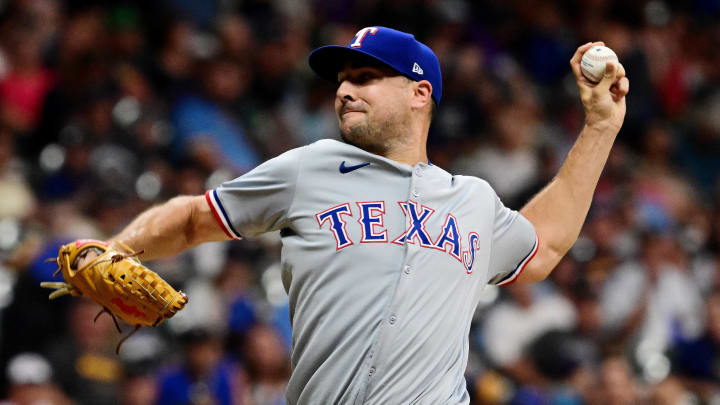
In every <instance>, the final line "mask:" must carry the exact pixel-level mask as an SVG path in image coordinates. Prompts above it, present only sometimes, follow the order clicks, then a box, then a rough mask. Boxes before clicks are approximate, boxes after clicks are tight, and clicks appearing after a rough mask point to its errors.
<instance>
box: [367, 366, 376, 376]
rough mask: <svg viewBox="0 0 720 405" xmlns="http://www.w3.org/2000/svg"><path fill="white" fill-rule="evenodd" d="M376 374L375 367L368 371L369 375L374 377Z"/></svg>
mask: <svg viewBox="0 0 720 405" xmlns="http://www.w3.org/2000/svg"><path fill="white" fill-rule="evenodd" d="M374 374H375V367H370V371H368V375H369V376H370V377H372V376H373V375H374Z"/></svg>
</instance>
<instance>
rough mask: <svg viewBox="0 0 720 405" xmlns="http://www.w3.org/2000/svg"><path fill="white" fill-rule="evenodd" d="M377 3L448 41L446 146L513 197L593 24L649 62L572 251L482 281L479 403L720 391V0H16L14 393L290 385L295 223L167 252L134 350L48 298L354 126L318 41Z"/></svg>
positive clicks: (451, 159) (559, 155)
mask: <svg viewBox="0 0 720 405" xmlns="http://www.w3.org/2000/svg"><path fill="white" fill-rule="evenodd" d="M111 3H112V4H111ZM369 25H385V26H390V27H393V28H397V29H401V30H406V31H409V32H412V33H414V34H415V35H416V36H417V37H418V38H419V39H420V40H422V41H424V42H426V43H427V44H429V45H430V46H431V47H432V48H433V49H434V51H435V52H436V53H437V55H438V57H439V58H440V61H441V64H442V70H443V75H444V95H443V96H444V97H443V102H442V105H441V108H440V110H439V114H438V116H437V118H436V120H435V122H434V123H433V127H432V129H431V135H430V140H429V142H430V159H431V160H432V161H433V162H434V163H435V164H437V165H439V166H441V167H443V168H445V169H446V170H449V171H451V172H454V173H458V174H469V175H476V176H479V177H482V178H484V179H487V180H488V181H489V182H490V183H491V184H492V185H493V186H494V187H495V189H496V190H497V192H498V194H499V195H500V196H501V197H502V198H503V200H504V201H505V203H506V204H507V205H509V206H510V207H513V208H516V209H517V208H520V207H521V206H522V205H523V203H524V202H525V201H527V200H528V199H529V197H530V196H532V195H533V193H535V192H537V191H538V190H539V189H540V187H542V185H543V184H545V183H546V182H547V181H548V180H549V179H550V178H551V177H552V176H553V174H554V173H555V172H556V170H557V169H558V167H559V165H560V164H561V163H562V160H563V158H564V156H565V154H566V153H567V151H568V149H569V147H570V146H571V145H572V143H573V141H574V140H575V138H576V135H577V133H578V132H579V131H580V129H581V128H582V125H583V112H582V108H581V104H580V101H579V98H578V95H577V91H576V86H575V83H574V80H573V78H572V76H571V72H570V69H569V66H568V61H569V59H570V57H571V56H572V54H573V52H574V50H575V48H576V47H577V46H579V45H580V44H583V43H586V42H588V41H593V40H603V41H605V43H606V44H607V45H608V46H609V47H611V48H612V49H614V50H615V52H616V53H617V54H618V56H619V58H620V60H621V61H622V63H623V64H624V66H625V69H626V71H627V74H628V76H629V78H630V82H631V85H630V94H629V95H628V98H627V105H628V112H627V117H626V119H625V125H624V126H623V129H622V131H621V132H620V135H619V137H618V140H617V143H616V145H615V147H614V149H613V152H612V155H611V156H610V160H609V162H608V164H607V167H606V169H605V172H604V175H603V177H602V178H601V180H600V184H599V186H598V189H597V193H596V197H595V200H594V203H593V206H592V208H591V211H590V215H589V218H588V220H587V223H586V225H585V227H584V230H583V232H582V235H581V237H580V239H579V240H578V242H577V244H576V245H575V247H574V248H573V249H572V251H571V253H570V254H569V255H568V256H567V257H566V258H565V259H564V260H563V261H562V262H561V263H560V265H559V266H558V267H557V269H556V270H555V271H554V272H553V274H552V276H551V277H550V279H548V280H546V281H544V282H542V283H539V284H537V285H533V286H528V285H513V286H510V287H508V288H503V289H497V288H488V289H486V290H485V292H484V296H483V300H482V302H481V304H480V306H479V308H478V310H477V313H476V318H475V322H474V324H473V328H472V331H471V340H470V348H471V352H470V361H469V365H468V369H467V383H468V389H469V390H470V392H471V395H472V398H473V404H517V405H536V404H537V405H545V404H548V405H581V404H588V405H592V404H614V405H625V404H627V405H630V404H660V405H686V404H687V405H690V404H698V405H701V404H711V405H718V404H720V276H719V275H718V274H719V273H720V206H719V205H718V202H720V201H719V200H720V180H719V179H718V176H719V175H720V57H719V56H718V55H720V53H719V52H718V49H720V1H718V0H688V1H683V2H680V1H678V2H665V1H658V0H653V1H646V0H624V1H603V0H582V1H578V0H566V1H557V2H550V1H538V0H522V1H519V0H505V1H503V0H486V1H481V0H477V1H469V0H384V1H378V0H362V1H360V0H336V1H312V0H205V1H193V0H156V1H135V2H133V1H127V2H101V3H94V2H89V1H82V0H73V1H60V0H14V1H13V0H3V1H0V325H1V328H0V401H2V400H6V401H7V402H1V403H3V404H7V403H9V404H23V405H25V404H44V405H47V404H63V405H64V404H91V405H92V404H123V405H131V404H132V405H141V404H162V405H167V404H194V405H200V404H202V405H211V404H212V405H220V404H222V405H226V404H242V405H275V404H283V403H284V389H285V384H286V381H287V379H288V376H289V373H290V370H289V363H288V351H289V344H290V334H291V330H290V325H289V320H288V308H287V298H286V295H285V292H284V290H283V288H282V284H281V282H280V270H279V265H278V257H279V236H278V235H274V234H271V235H267V236H266V237H263V238H259V239H254V240H247V241H243V242H233V243H217V244H208V245H203V246H199V247H197V248H195V249H192V250H190V251H188V252H186V253H184V254H182V255H179V256H177V257H174V258H170V259H167V260H159V261H155V262H153V263H150V266H151V267H152V268H153V269H155V270H156V271H158V272H159V273H161V274H162V275H163V276H164V277H166V278H167V279H168V280H169V281H170V282H171V283H172V284H173V285H175V286H176V287H180V288H182V289H183V290H184V291H186V292H187V293H188V295H189V296H190V298H191V299H190V303H189V305H188V306H187V308H186V309H185V310H184V311H182V312H181V313H180V314H179V315H178V316H176V317H175V318H173V319H171V320H170V321H169V322H166V323H165V324H163V325H162V326H161V327H159V328H154V329H143V330H141V332H140V333H138V334H136V335H135V336H134V337H132V338H131V339H130V340H129V341H127V342H126V343H125V345H124V346H123V348H122V351H121V354H120V356H115V354H114V353H113V350H114V347H115V344H116V343H117V341H118V340H119V339H120V337H121V335H119V334H117V332H116V331H115V330H114V327H113V325H112V322H111V320H110V318H109V317H106V316H103V317H101V318H100V319H99V320H98V322H97V323H95V324H93V322H92V318H93V317H94V315H95V314H96V312H97V311H98V310H99V308H98V306H97V305H96V304H93V303H92V302H89V301H87V300H84V299H79V298H75V299H70V298H67V297H66V298H63V299H59V300H57V301H53V302H52V303H51V302H49V301H48V300H47V293H48V291H47V290H43V289H40V288H39V287H38V283H39V282H40V281H43V280H49V279H50V278H51V274H52V272H53V271H54V270H55V266H54V265H53V264H45V263H43V260H44V259H45V258H47V257H54V256H55V255H56V252H57V249H58V247H59V246H60V244H63V243H67V242H68V241H70V240H73V239H75V238H80V237H83V238H88V237H89V238H99V239H103V238H108V237H110V236H112V235H113V234H114V233H116V232H118V231H119V230H120V229H121V228H122V227H123V225H125V224H127V223H128V221H129V220H130V219H131V218H132V217H134V216H135V215H136V214H138V213H139V212H141V211H142V210H144V209H146V208H148V207H149V206H151V205H153V204H157V203H160V202H162V201H165V200H167V199H169V198H171V197H173V196H175V195H178V194H201V193H203V192H204V190H206V189H208V188H212V187H215V186H217V185H219V184H220V183H221V182H223V181H225V180H228V179H231V178H234V177H236V176H238V175H240V174H242V173H244V172H246V171H248V170H249V169H251V168H253V167H254V166H256V165H257V164H258V163H260V162H262V161H264V160H266V159H268V158H270V157H273V156H275V155H277V154H279V153H281V152H283V151H285V150H287V149H290V148H293V147H296V146H300V145H304V144H307V143H310V142H313V141H315V140H317V139H321V138H328V137H329V138H337V137H338V133H337V124H336V120H335V117H334V113H333V110H332V98H333V95H334V90H335V89H334V87H333V85H331V84H328V83H324V82H321V81H319V80H318V79H316V78H315V77H314V76H313V74H312V72H311V71H310V70H309V68H308V66H307V55H308V52H309V51H310V50H311V49H313V48H314V47H316V46H320V45H325V44H330V43H333V44H346V43H347V42H348V41H349V40H350V39H351V38H352V36H353V35H354V33H355V32H356V31H357V30H358V29H360V28H362V27H364V26H369ZM130 329H131V328H130V327H129V326H127V325H125V328H124V332H125V333H127V332H129V330H130Z"/></svg>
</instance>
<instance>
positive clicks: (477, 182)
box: [449, 174, 496, 197]
mask: <svg viewBox="0 0 720 405" xmlns="http://www.w3.org/2000/svg"><path fill="white" fill-rule="evenodd" d="M449 175H450V174H449ZM450 176H452V180H453V184H454V185H455V186H457V187H463V188H472V189H473V190H475V191H477V192H480V193H482V194H483V195H487V196H491V197H495V195H496V193H495V190H494V189H493V188H492V186H491V185H490V183H488V182H487V181H485V180H483V179H481V178H479V177H475V176H464V175H460V174H456V175H450Z"/></svg>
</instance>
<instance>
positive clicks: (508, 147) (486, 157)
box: [456, 104, 540, 205]
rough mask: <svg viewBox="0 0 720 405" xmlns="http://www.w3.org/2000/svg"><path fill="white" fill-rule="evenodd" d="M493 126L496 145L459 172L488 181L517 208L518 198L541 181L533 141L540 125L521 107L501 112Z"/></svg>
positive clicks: (464, 162) (466, 161)
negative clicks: (538, 179)
mask: <svg viewBox="0 0 720 405" xmlns="http://www.w3.org/2000/svg"><path fill="white" fill-rule="evenodd" d="M492 122H493V123H494V124H495V131H494V137H495V142H493V143H492V144H491V145H485V146H484V147H482V148H478V149H476V150H475V151H474V152H473V153H472V154H470V155H469V156H467V157H465V158H463V159H461V160H460V162H459V163H458V165H457V166H456V170H457V171H459V172H461V173H465V174H469V175H473V176H477V177H480V178H482V179H485V180H487V181H488V183H490V184H491V185H492V186H493V188H494V189H495V190H496V191H497V193H498V196H500V198H502V199H503V201H509V202H508V205H517V204H516V201H515V198H516V197H518V196H519V195H521V194H522V193H523V192H525V191H526V189H527V188H529V187H532V186H534V183H535V182H536V180H537V177H536V176H537V175H538V172H539V168H540V162H539V160H538V157H537V155H536V154H535V152H534V150H533V145H532V141H533V140H534V139H535V137H536V134H537V130H538V128H537V125H538V122H537V119H536V117H535V115H534V113H533V112H532V110H530V109H529V108H527V107H525V106H523V105H521V104H514V105H508V106H506V107H505V108H501V109H499V111H497V113H496V114H494V116H493V119H492ZM520 205H522V203H520Z"/></svg>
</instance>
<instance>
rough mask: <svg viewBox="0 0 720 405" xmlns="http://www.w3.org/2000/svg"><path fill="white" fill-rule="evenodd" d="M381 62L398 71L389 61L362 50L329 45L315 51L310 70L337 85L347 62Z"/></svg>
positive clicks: (310, 62) (311, 55) (311, 56)
mask: <svg viewBox="0 0 720 405" xmlns="http://www.w3.org/2000/svg"><path fill="white" fill-rule="evenodd" d="M365 58H367V59H368V60H369V61H375V62H380V63H382V64H383V65H386V66H388V67H390V68H391V69H393V70H395V71H398V70H397V68H395V67H393V65H391V64H390V63H388V62H387V61H384V60H382V59H381V58H378V57H376V56H374V55H371V54H369V53H367V52H365V51H363V50H361V49H355V48H348V47H345V46H340V45H327V46H323V47H320V48H317V49H315V50H314V51H312V52H311V53H310V57H309V58H308V64H309V65H310V68H311V69H312V70H313V71H314V72H315V73H316V74H317V75H318V76H320V77H322V78H323V79H325V80H328V81H330V82H333V83H337V81H338V79H337V75H338V72H340V71H341V70H342V69H344V67H345V62H346V61H348V60H351V59H365Z"/></svg>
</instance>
